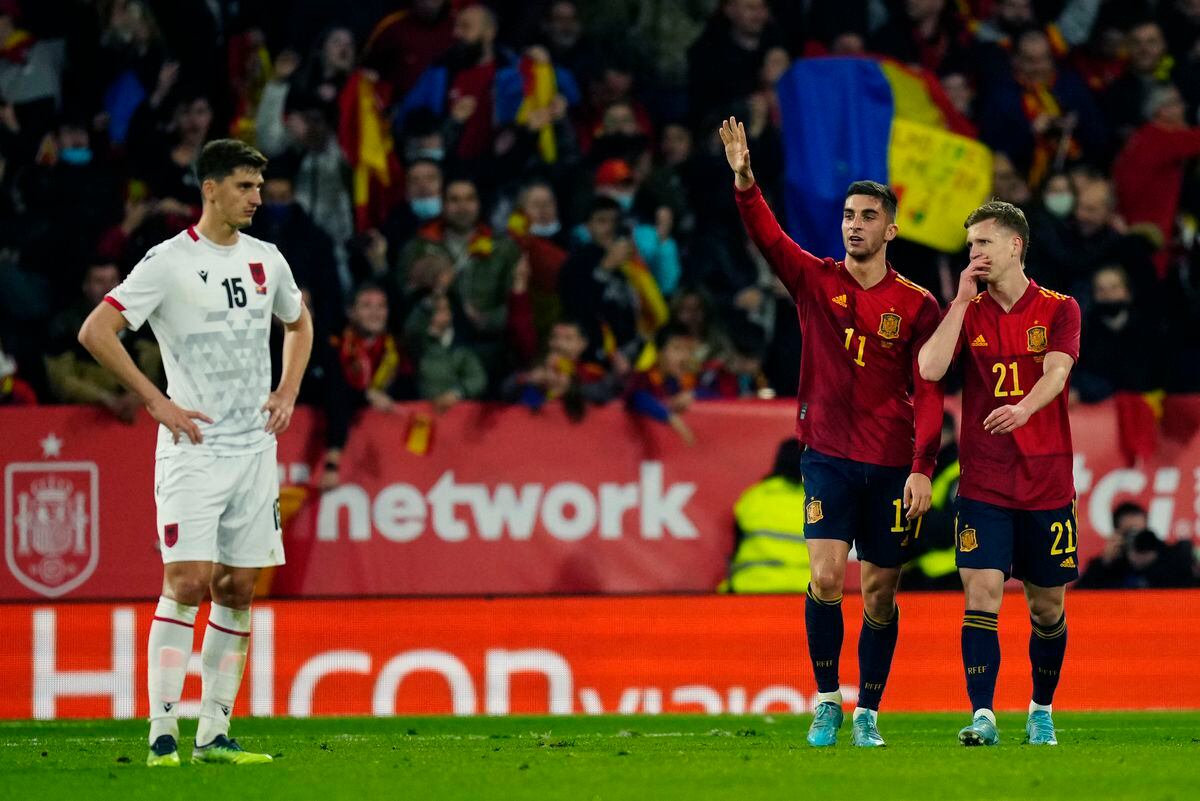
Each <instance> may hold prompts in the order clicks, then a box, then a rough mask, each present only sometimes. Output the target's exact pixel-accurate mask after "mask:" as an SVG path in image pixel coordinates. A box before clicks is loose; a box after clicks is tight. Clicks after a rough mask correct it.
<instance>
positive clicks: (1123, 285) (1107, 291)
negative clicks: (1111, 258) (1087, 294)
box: [1092, 267, 1133, 306]
mask: <svg viewBox="0 0 1200 801" xmlns="http://www.w3.org/2000/svg"><path fill="white" fill-rule="evenodd" d="M1092 300H1094V301H1095V302H1096V304H1097V305H1100V304H1104V305H1109V306H1112V305H1118V304H1120V305H1126V304H1129V303H1132V302H1133V294H1132V293H1131V292H1130V291H1129V280H1128V279H1127V278H1126V277H1125V272H1124V271H1123V270H1120V269H1116V268H1112V267H1103V268H1101V269H1099V270H1097V271H1096V275H1095V276H1093V277H1092Z"/></svg>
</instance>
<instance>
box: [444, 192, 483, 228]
mask: <svg viewBox="0 0 1200 801" xmlns="http://www.w3.org/2000/svg"><path fill="white" fill-rule="evenodd" d="M444 213H445V215H446V224H447V225H449V226H450V227H451V228H453V229H455V230H457V231H460V232H465V231H469V230H471V229H472V228H474V227H475V224H476V223H477V222H479V193H478V192H477V191H476V190H475V184H473V183H471V182H470V181H451V182H450V185H449V186H447V187H446V202H445V211H444Z"/></svg>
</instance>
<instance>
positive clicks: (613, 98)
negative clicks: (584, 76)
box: [592, 66, 633, 107]
mask: <svg viewBox="0 0 1200 801" xmlns="http://www.w3.org/2000/svg"><path fill="white" fill-rule="evenodd" d="M631 91H633V73H632V72H631V71H629V70H627V69H624V68H623V67H614V66H609V67H606V68H605V69H604V72H602V73H600V76H599V78H597V79H596V80H595V81H593V82H592V99H593V102H595V104H596V105H597V106H602V107H607V106H609V105H611V104H613V103H616V102H617V101H618V100H622V99H623V98H626V97H629V93H630V92H631Z"/></svg>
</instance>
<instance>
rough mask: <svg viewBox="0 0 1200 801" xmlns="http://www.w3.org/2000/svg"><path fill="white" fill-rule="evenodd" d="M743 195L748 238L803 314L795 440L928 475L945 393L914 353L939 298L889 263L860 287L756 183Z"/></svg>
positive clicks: (936, 315) (934, 317) (934, 321)
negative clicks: (924, 373)
mask: <svg viewBox="0 0 1200 801" xmlns="http://www.w3.org/2000/svg"><path fill="white" fill-rule="evenodd" d="M736 194H737V204H738V210H739V211H740V212H741V215H742V221H743V222H744V223H745V224H746V229H747V231H749V233H750V239H751V240H752V241H753V242H754V244H755V245H757V246H758V249H759V250H760V251H762V254H763V256H765V257H766V259H767V262H768V263H769V264H770V265H771V269H772V270H774V272H775V275H777V276H779V280H781V281H782V282H783V285H784V286H785V287H787V290H788V292H789V293H790V294H791V296H792V299H793V300H794V301H795V302H796V312H797V314H798V315H799V317H800V330H801V333H802V335H803V342H802V347H801V354H800V389H799V392H798V397H797V400H798V401H799V404H800V408H799V412H798V415H797V418H798V419H797V424H796V433H797V435H798V436H799V437H800V439H801V440H802V441H803V442H805V443H807V444H808V445H809V446H810V447H812V448H813V449H814V450H817V451H820V452H821V453H824V454H827V455H829V456H837V457H841V458H843V459H853V460H854V461H857V462H865V463H867V464H875V465H885V466H889V467H900V466H908V465H911V469H912V471H913V472H917V473H924V474H925V475H931V474H932V473H933V463H934V459H935V458H936V457H937V449H938V444H939V441H940V437H941V427H942V389H941V385H940V384H938V383H937V382H933V381H925V380H923V379H922V378H921V376H920V372H919V371H918V368H917V353H918V352H920V350H921V345H923V344H924V343H925V341H926V340H927V339H928V338H929V337H930V335H932V334H933V332H934V330H935V329H936V328H937V325H938V322H939V320H940V316H941V315H940V312H939V309H938V304H937V301H936V300H934V297H933V295H932V294H930V293H929V292H928V291H926V290H925V289H922V288H921V287H919V286H917V285H916V284H914V283H913V282H911V281H909V280H908V279H906V278H904V277H903V276H901V275H900V274H899V273H897V272H896V271H895V270H893V269H892V267H891V265H888V269H887V275H886V276H885V277H884V279H883V280H882V281H880V282H879V283H877V284H875V285H874V286H872V287H871V288H870V289H863V287H862V285H861V284H859V283H858V281H857V280H856V279H855V278H854V276H852V275H850V273H849V272H848V271H847V270H846V265H845V264H844V263H843V262H840V261H834V260H833V259H829V258H826V259H819V258H817V257H816V256H814V255H813V254H811V253H809V252H807V251H805V250H804V249H803V248H801V247H800V246H799V245H797V244H796V243H795V242H793V241H792V240H791V239H790V238H789V237H788V236H787V234H785V233H784V232H783V230H782V229H781V228H780V227H779V223H778V222H777V221H776V220H775V215H773V214H772V213H771V210H770V209H769V208H768V207H767V203H766V201H765V200H763V196H762V193H761V192H760V191H759V189H758V186H757V185H756V186H754V187H751V188H750V189H748V190H747V191H745V192H737V193H736ZM914 432H915V436H914Z"/></svg>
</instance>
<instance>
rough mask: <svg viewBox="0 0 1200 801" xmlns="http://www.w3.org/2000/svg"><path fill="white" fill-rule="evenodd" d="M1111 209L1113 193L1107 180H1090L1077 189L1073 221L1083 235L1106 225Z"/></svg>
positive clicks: (1093, 232)
mask: <svg viewBox="0 0 1200 801" xmlns="http://www.w3.org/2000/svg"><path fill="white" fill-rule="evenodd" d="M1112 211H1113V194H1112V189H1111V188H1110V187H1109V185H1108V181H1102V180H1101V181H1092V182H1090V183H1088V184H1087V185H1086V186H1084V187H1083V188H1082V189H1080V190H1079V192H1078V194H1077V196H1076V200H1075V223H1076V224H1077V225H1078V226H1079V230H1080V231H1081V232H1082V233H1083V234H1084V236H1091V235H1092V234H1095V233H1098V232H1100V231H1101V230H1103V229H1104V228H1105V226H1107V225H1108V222H1109V219H1110V218H1111V217H1112Z"/></svg>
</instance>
